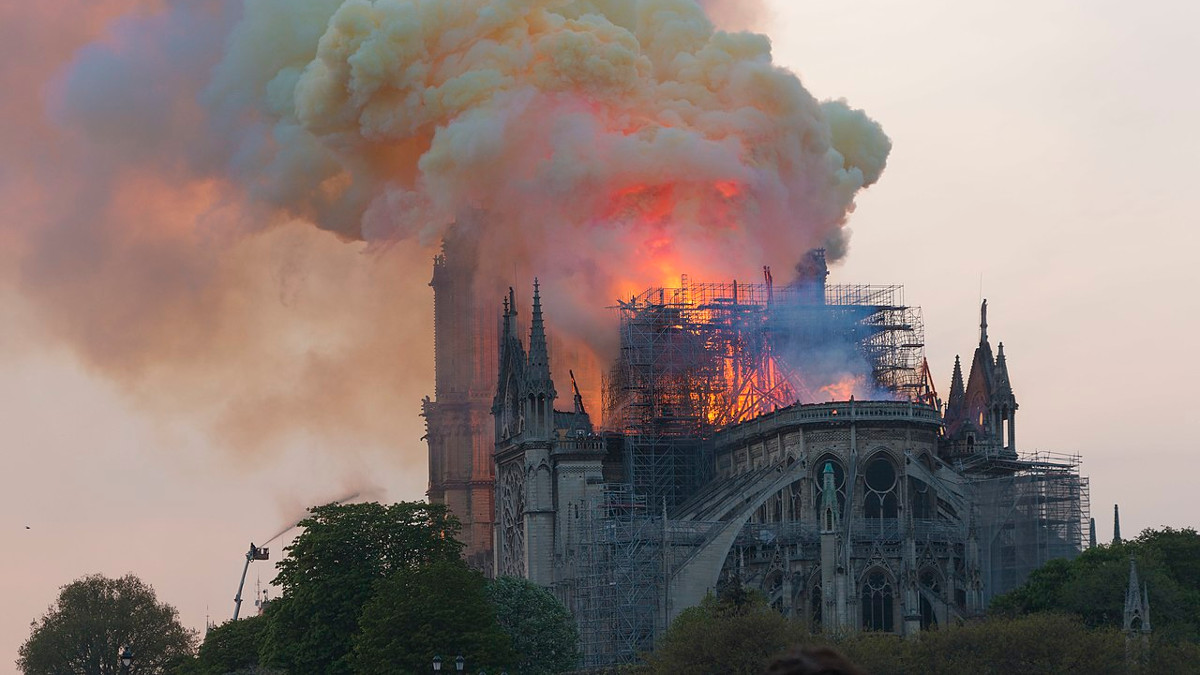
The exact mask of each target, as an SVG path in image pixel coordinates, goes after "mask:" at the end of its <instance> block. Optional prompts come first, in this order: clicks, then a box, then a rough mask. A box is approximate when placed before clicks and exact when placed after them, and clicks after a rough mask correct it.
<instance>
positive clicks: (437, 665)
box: [433, 656, 442, 673]
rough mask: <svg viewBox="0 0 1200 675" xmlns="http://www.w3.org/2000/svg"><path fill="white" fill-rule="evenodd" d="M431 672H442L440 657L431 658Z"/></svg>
mask: <svg viewBox="0 0 1200 675" xmlns="http://www.w3.org/2000/svg"><path fill="white" fill-rule="evenodd" d="M433 672H435V673H440V672H442V657H440V656H434V657H433Z"/></svg>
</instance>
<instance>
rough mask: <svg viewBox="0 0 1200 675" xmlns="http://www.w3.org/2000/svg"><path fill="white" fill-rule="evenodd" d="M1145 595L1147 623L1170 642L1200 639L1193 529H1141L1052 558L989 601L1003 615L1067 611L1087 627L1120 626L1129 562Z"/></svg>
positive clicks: (1199, 578) (1199, 567)
mask: <svg viewBox="0 0 1200 675" xmlns="http://www.w3.org/2000/svg"><path fill="white" fill-rule="evenodd" d="M1130 557H1133V558H1134V559H1135V560H1136V561H1137V568H1138V575H1139V577H1140V578H1141V579H1142V580H1143V581H1144V582H1145V583H1146V584H1147V586H1148V588H1149V593H1150V617H1151V624H1152V625H1153V626H1154V631H1155V633H1156V634H1157V635H1160V636H1163V637H1167V638H1169V639H1175V640H1179V639H1186V640H1191V641H1196V640H1200V535H1198V534H1197V533H1196V531H1195V530H1192V529H1186V530H1174V529H1171V528H1165V529H1162V530H1146V531H1145V532H1143V533H1142V534H1141V536H1139V537H1138V538H1137V539H1134V540H1129V541H1124V542H1121V543H1118V544H1112V545H1109V546H1098V547H1096V548H1093V549H1088V550H1086V551H1084V552H1083V553H1082V554H1081V555H1080V556H1079V557H1077V558H1075V559H1074V560H1052V561H1050V562H1049V563H1047V564H1045V565H1043V566H1042V567H1041V568H1039V569H1037V570H1034V572H1033V573H1032V574H1030V575H1029V578H1028V579H1027V580H1026V582H1025V584H1024V585H1022V586H1019V587H1017V588H1015V589H1013V590H1012V591H1010V592H1009V593H1006V594H1004V595H1000V596H997V597H996V598H994V599H993V600H992V605H991V611H992V612H993V613H996V614H1002V615H1006V616H1017V615H1021V614H1031V613H1036V612H1067V613H1070V614H1075V615H1077V616H1079V617H1080V618H1082V619H1083V621H1084V623H1085V624H1086V625H1088V626H1091V627H1097V628H1098V627H1110V628H1120V627H1121V625H1122V620H1123V618H1124V608H1125V590H1126V588H1127V587H1128V584H1129V559H1130Z"/></svg>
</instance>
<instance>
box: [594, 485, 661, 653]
mask: <svg viewBox="0 0 1200 675" xmlns="http://www.w3.org/2000/svg"><path fill="white" fill-rule="evenodd" d="M586 517H587V522H586V523H585V527H584V536H583V540H582V546H581V551H580V556H581V558H582V561H583V564H582V566H581V567H580V575H579V578H578V586H577V594H576V606H575V608H574V612H575V619H576V621H577V622H578V624H579V636H580V646H581V648H582V650H583V665H584V667H585V668H592V667H600V666H611V665H612V664H614V663H630V662H632V661H635V660H636V659H637V658H638V657H639V655H640V654H641V653H643V652H646V651H649V650H650V648H651V647H652V646H653V644H654V626H655V618H656V616H657V615H658V613H659V612H660V611H661V608H660V604H659V601H660V599H661V598H662V583H663V551H662V543H663V524H664V521H663V519H662V517H661V513H659V514H657V515H656V514H655V513H654V511H653V509H651V508H649V507H648V505H647V501H646V498H645V497H644V496H641V495H637V494H635V493H634V492H633V490H632V489H630V487H629V486H628V485H605V486H604V496H603V497H601V498H599V499H597V500H595V503H593V504H592V505H591V508H590V509H588V513H587V515H586Z"/></svg>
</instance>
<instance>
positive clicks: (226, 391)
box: [0, 0, 890, 458]
mask: <svg viewBox="0 0 1200 675" xmlns="http://www.w3.org/2000/svg"><path fill="white" fill-rule="evenodd" d="M50 5H53V7H51V6H50ZM703 5H705V6H706V7H707V8H708V9H709V10H711V11H713V12H714V13H715V16H716V17H717V18H718V19H719V21H720V22H721V23H720V25H722V26H727V27H730V28H734V29H738V28H744V27H746V26H748V25H751V23H752V22H753V21H755V20H757V19H758V18H760V16H761V15H759V14H757V12H756V10H757V8H760V7H761V4H759V3H736V4H735V3H728V2H720V1H719V0H711V1H709V2H704V3H703ZM739 7H740V8H741V9H742V10H745V11H738V8H739ZM68 17H69V19H68ZM0 19H3V21H0V25H3V26H6V27H5V28H0V38H4V39H3V40H0V45H4V46H3V47H0V49H4V50H5V51H6V52H9V54H7V55H8V56H12V55H13V54H15V53H16V52H15V51H14V50H17V49H22V48H28V51H27V53H34V52H37V53H40V54H41V55H42V56H41V57H39V61H38V62H37V63H36V64H30V67H28V68H14V67H12V66H11V65H8V66H0V85H2V86H4V88H5V91H8V92H17V93H18V95H16V96H13V97H8V98H6V99H5V100H3V101H0V106H3V109H2V110H0V112H3V115H4V119H5V120H7V121H8V122H9V123H10V127H9V128H5V129H3V130H0V134H2V135H0V141H3V142H4V144H5V147H6V148H9V149H10V151H9V152H10V153H11V154H10V156H11V157H12V158H13V159H15V160H16V161H13V162H11V163H10V162H8V161H6V163H5V166H4V167H3V172H2V173H0V204H2V206H0V218H2V220H0V222H2V223H3V232H2V233H0V261H2V262H3V264H4V268H5V277H4V282H5V283H7V284H10V285H11V286H12V287H15V288H17V289H18V290H19V292H20V295H21V297H22V298H23V300H24V301H25V302H26V303H28V305H29V307H30V311H32V312H33V313H34V314H35V315H36V316H37V317H38V318H39V325H40V326H41V330H42V331H43V332H42V334H40V335H38V336H36V337H38V338H40V339H46V340H58V341H61V342H62V343H64V344H66V345H68V346H69V347H70V348H71V349H72V351H73V352H74V353H75V354H77V355H78V357H79V358H80V359H81V360H82V361H83V362H84V363H85V364H87V365H88V366H89V367H91V368H92V369H94V370H96V371H97V372H100V373H102V374H103V375H105V376H107V377H110V378H111V379H113V380H114V381H115V382H118V383H120V384H121V386H122V387H124V388H125V390H126V391H127V392H129V393H130V394H131V395H132V396H134V397H135V398H136V399H137V400H139V401H141V402H142V403H143V404H145V405H147V406H149V407H152V408H154V409H157V410H162V411H166V412H185V413H186V414H188V415H190V416H199V417H201V418H202V419H203V420H204V421H205V423H206V424H208V425H210V426H211V428H213V429H214V430H216V432H217V433H218V435H219V437H220V438H221V439H222V440H223V441H225V442H226V444H228V445H230V446H232V447H237V448H262V447H267V446H270V445H272V444H275V443H278V442H279V441H287V440H288V439H290V438H293V437H295V436H296V435H303V434H317V435H319V436H321V437H323V438H327V439H334V440H337V441H340V442H342V443H341V444H342V445H350V444H354V445H363V444H364V443H363V441H366V443H365V444H366V445H382V446H394V445H396V444H397V443H399V442H401V441H400V440H398V439H415V438H416V437H418V436H419V435H420V434H419V433H416V429H417V424H416V422H417V420H416V419H415V412H416V401H417V400H418V399H419V396H420V395H421V394H423V393H427V390H428V389H430V388H431V387H430V385H429V384H428V383H429V382H430V380H431V378H430V372H431V366H430V361H431V359H430V354H431V349H430V343H431V335H430V327H429V321H430V313H429V310H428V305H429V297H430V296H429V290H428V288H426V286H425V283H426V282H427V281H428V271H429V257H430V256H431V255H432V254H433V252H434V251H435V249H436V246H437V244H438V242H439V240H440V237H441V236H442V235H443V234H444V233H445V231H446V228H447V227H449V226H450V225H451V224H452V223H455V222H458V223H459V224H460V225H459V226H460V227H463V228H469V229H471V230H472V231H473V234H474V235H475V236H477V237H478V238H479V240H480V242H481V246H480V250H482V251H485V252H486V255H484V256H483V257H482V259H481V260H480V261H478V264H479V271H480V274H479V275H478V278H479V279H480V284H481V290H483V291H486V292H493V289H499V288H502V287H507V286H508V285H510V284H513V285H515V284H519V285H521V286H524V285H525V284H527V282H528V280H529V279H530V278H531V277H532V276H533V275H535V274H537V275H539V276H540V277H542V279H543V281H544V282H545V284H544V288H545V290H546V295H547V311H548V313H550V317H551V320H552V322H553V325H554V326H555V327H557V328H558V330H560V331H561V332H562V333H563V335H562V336H561V339H562V340H564V341H566V342H567V343H570V342H572V341H574V342H577V343H580V344H584V345H590V348H591V349H592V350H593V351H600V352H602V351H603V349H604V344H602V343H598V342H596V338H595V337H594V336H597V335H607V334H608V333H611V327H610V326H609V321H610V319H611V317H609V316H607V315H606V314H605V313H603V312H600V311H598V310H599V308H601V307H604V306H606V305H610V304H612V301H613V300H614V299H615V298H616V297H618V296H620V295H627V294H628V293H630V292H632V291H636V290H640V289H641V288H643V287H645V286H652V285H661V284H665V283H668V282H671V283H672V285H674V282H675V281H677V280H678V276H679V275H680V274H682V273H688V274H691V275H692V276H694V277H697V278H702V277H703V278H727V277H732V276H736V275H738V274H743V275H744V274H746V273H747V272H748V271H753V270H758V269H760V268H761V266H762V265H764V264H766V265H772V266H776V267H777V269H787V268H788V267H789V266H790V265H791V264H792V263H794V262H795V260H796V259H797V258H799V256H800V255H801V254H802V253H803V252H804V251H805V250H807V249H809V248H812V247H814V246H825V247H827V248H828V249H829V250H830V252H831V257H832V258H836V257H837V256H839V255H841V254H843V253H844V252H845V250H846V231H845V230H844V229H843V226H844V224H845V221H846V218H847V214H849V213H850V212H851V211H852V210H853V208H854V198H855V195H856V194H857V192H858V191H859V190H860V189H862V188H863V187H866V186H868V185H870V184H872V183H873V182H875V181H876V180H877V179H878V178H879V175H880V173H881V172H882V170H883V168H884V165H885V162H886V159H887V155H888V152H889V150H890V142H889V141H888V139H887V137H886V136H885V135H884V134H883V132H882V130H881V128H880V126H879V125H878V124H876V123H875V122H874V121H872V120H871V119H869V118H868V117H867V116H866V115H865V114H864V113H863V112H862V111H859V110H856V109H854V108H852V107H850V106H849V105H848V104H847V103H845V102H844V101H826V102H819V101H818V100H817V99H816V98H815V97H814V96H813V95H812V94H810V93H809V92H808V91H807V90H805V89H804V87H803V86H802V85H801V83H800V81H799V79H798V78H797V76H796V75H795V74H793V73H791V72H789V71H786V70H783V69H781V68H779V67H777V66H775V65H774V64H773V63H772V61H771V52H770V43H769V41H768V40H767V38H766V37H764V36H762V35H756V34H753V33H748V32H725V31H722V30H718V29H717V28H715V27H714V23H713V19H711V18H710V17H709V16H708V15H706V13H705V9H704V8H702V7H701V6H700V5H698V4H697V3H696V2H695V0H574V1H567V0H460V1H457V2H444V1H443V0H376V1H374V2H371V1H368V0H244V1H243V2H225V1H220V0H188V1H183V0H160V1H153V0H145V1H144V2H137V1H135V0H126V1H124V2H119V1H116V0H112V1H106V2H95V1H90V0H86V1H85V0H67V1H64V2H61V3H13V6H12V7H9V8H6V9H3V10H0ZM14 26H20V27H21V28H20V29H16V28H13V27H14ZM33 45H36V47H37V48H36V49H33V48H32V46H33ZM4 62H5V63H9V64H11V63H12V59H11V58H10V59H7V60H5V61H4ZM314 226H315V227H314ZM496 298H497V300H499V298H500V293H499V292H498V290H497V291H496ZM410 446H411V447H413V448H417V447H419V446H418V445H417V444H416V442H415V440H413V441H412V442H411V444H410ZM412 456H413V457H414V458H416V457H419V453H413V454H412Z"/></svg>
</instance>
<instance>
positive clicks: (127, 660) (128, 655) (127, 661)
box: [121, 645, 133, 673]
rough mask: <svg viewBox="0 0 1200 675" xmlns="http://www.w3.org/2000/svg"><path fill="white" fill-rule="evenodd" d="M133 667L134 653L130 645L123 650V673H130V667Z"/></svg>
mask: <svg viewBox="0 0 1200 675" xmlns="http://www.w3.org/2000/svg"><path fill="white" fill-rule="evenodd" d="M131 665H133V652H132V651H131V650H130V649H129V645H125V648H124V649H122V650H121V672H122V673H128V672H129V667H130V666H131Z"/></svg>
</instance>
